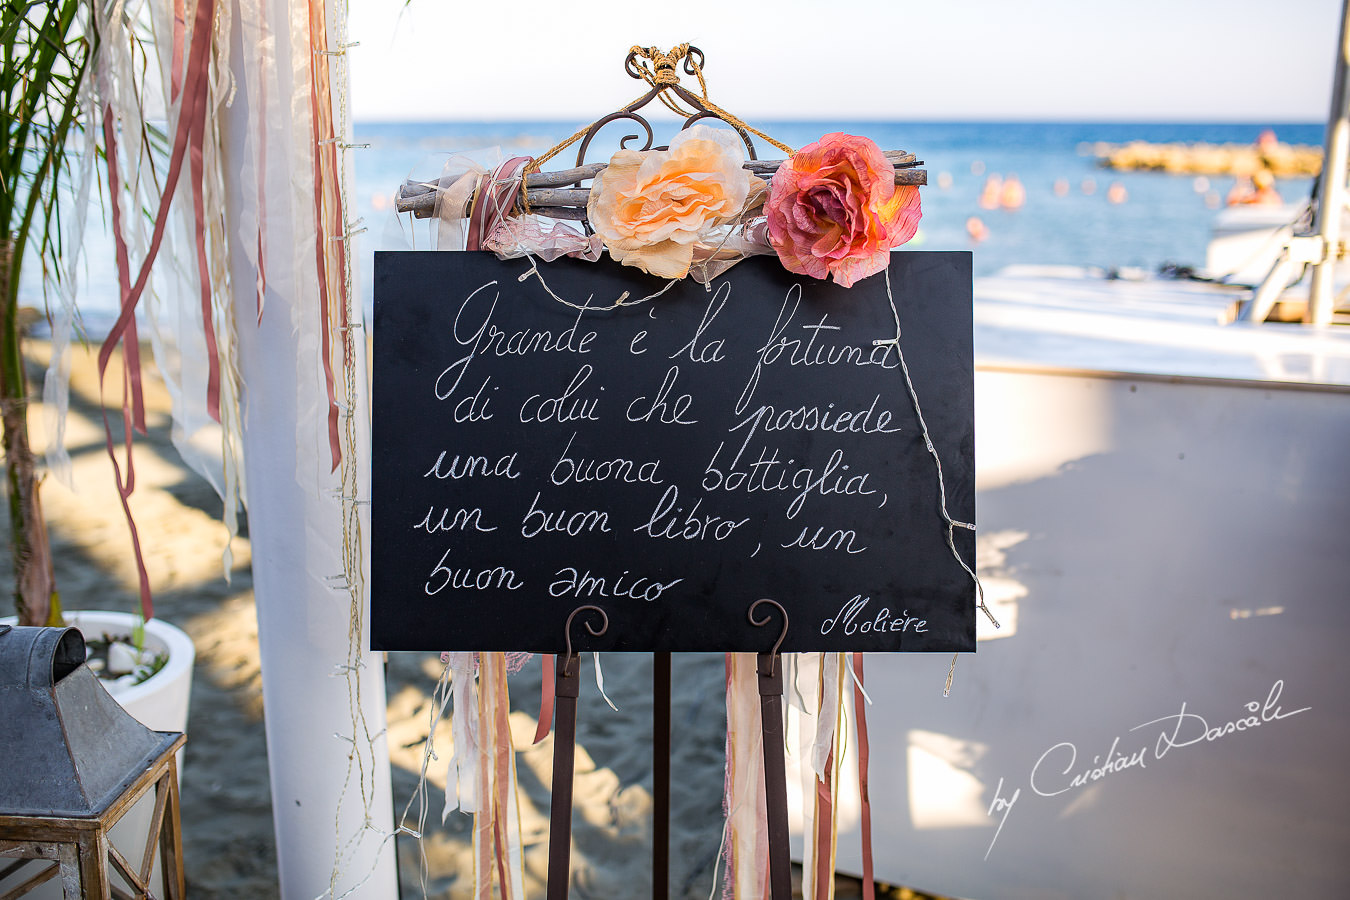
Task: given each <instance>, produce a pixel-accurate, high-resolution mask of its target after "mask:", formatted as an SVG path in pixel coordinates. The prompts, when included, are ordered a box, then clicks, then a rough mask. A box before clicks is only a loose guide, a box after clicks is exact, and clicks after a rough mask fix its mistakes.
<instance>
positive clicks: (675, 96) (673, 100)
mask: <svg viewBox="0 0 1350 900" xmlns="http://www.w3.org/2000/svg"><path fill="white" fill-rule="evenodd" d="M680 64H683V68H684V71H685V73H686V74H688V75H693V76H694V77H696V78H697V79H698V83H699V88H700V89H701V91H702V96H700V95H698V94H695V93H693V92H692V91H690V90H689V89H688V88H686V87H684V85H682V84H680V75H679V72H678V71H677V66H678V65H680ZM623 68H624V71H626V72H627V73H628V75H629V77H631V78H636V79H638V80H639V81H645V82H647V83H648V84H649V85H651V90H649V91H647V93H645V94H643V95H642V96H641V97H639V98H637V99H636V100H634V101H633V102H632V103H629V104H628V105H627V106H625V107H623V108H622V109H620V110H618V111H617V112H612V113H610V114H609V115H607V116H605V117H603V118H601V119H597V120H596V121H595V122H594V123H592V124H591V125H590V127H588V128H587V129H586V130H585V132H584V133H583V136H582V138H581V146H580V147H579V148H578V149H577V166H578V167H581V166H584V165H585V164H586V150H587V148H589V147H590V144H591V141H592V140H593V139H594V138H595V136H596V134H597V133H598V132H599V131H600V129H602V128H604V127H605V126H606V125H609V124H610V123H612V122H616V121H620V120H623V119H628V120H630V121H633V122H636V123H638V124H639V125H641V126H642V129H643V131H644V132H646V135H647V138H646V141H645V142H644V143H643V145H642V146H641V147H640V148H638V149H640V150H653V149H656V150H662V149H665V148H664V147H653V146H652V141H653V140H655V135H654V134H653V132H652V126H651V123H650V122H648V121H647V120H646V118H644V117H643V116H641V115H639V114H638V112H637V111H638V110H639V109H642V108H643V107H645V106H646V105H647V104H649V103H651V102H652V101H653V100H660V101H661V104H662V105H663V106H665V107H666V109H668V110H670V111H671V112H673V113H675V114H676V115H677V116H681V117H683V118H684V124H683V125H682V126H681V129H682V130H683V129H684V128H688V127H689V126H690V125H693V124H694V123H695V122H698V121H700V120H702V119H718V120H720V121H722V122H726V123H727V124H728V125H730V126H731V127H732V128H734V129H736V133H737V134H739V135H740V136H741V140H742V141H743V142H744V143H745V150H746V154H747V155H748V156H749V158H750V159H758V158H759V157H758V156H757V155H756V154H755V144H754V141H752V140H751V139H750V131H749V129H748V127H747V126H746V125H745V123H744V122H742V121H740V120H739V119H737V118H736V117H735V116H732V115H731V114H729V113H727V112H726V111H725V110H723V109H721V108H720V107H717V106H715V105H714V104H713V103H712V101H710V100H709V99H708V83H707V82H706V81H705V80H704V79H703V51H702V50H700V49H698V48H697V47H694V46H692V45H690V44H680V45H679V46H678V47H675V48H673V49H672V50H671V51H670V52H669V53H663V52H662V51H661V50H659V49H658V48H656V47H636V46H635V47H633V48H632V49H631V50H629V51H628V57H627V58H626V59H625V60H624V62H623ZM680 100H683V101H684V102H685V103H687V104H688V105H689V107H690V108H689V109H685V108H684V107H681V106H680V105H679V102H678V101H680ZM761 137H765V139H766V140H770V141H771V142H772V143H774V144H775V146H778V147H779V148H780V149H782V150H783V151H784V152H786V153H788V155H789V156H790V155H791V151H790V150H789V149H788V148H787V147H786V146H784V145H782V144H778V143H777V142H776V141H772V139H771V138H768V137H767V136H764V135H761ZM637 139H638V135H636V134H629V135H624V137H623V138H622V139H621V140H620V141H619V147H620V149H625V150H626V149H628V143H629V141H635V140H637ZM546 158H547V155H546V156H545V157H542V158H541V159H546Z"/></svg>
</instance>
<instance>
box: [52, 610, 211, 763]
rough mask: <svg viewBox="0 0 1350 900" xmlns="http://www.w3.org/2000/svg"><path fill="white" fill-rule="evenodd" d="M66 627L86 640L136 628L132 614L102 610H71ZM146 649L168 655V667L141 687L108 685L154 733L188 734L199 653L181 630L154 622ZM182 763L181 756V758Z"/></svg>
mask: <svg viewBox="0 0 1350 900" xmlns="http://www.w3.org/2000/svg"><path fill="white" fill-rule="evenodd" d="M65 616H66V624H67V625H71V626H73V627H75V628H78V629H80V632H81V633H82V634H83V635H84V638H85V640H86V641H90V640H94V639H95V638H100V637H102V636H103V633H104V632H107V633H108V634H110V635H129V634H131V629H132V628H133V627H134V626H135V625H136V616H133V615H132V614H131V613H122V612H106V611H102V610H75V611H67V612H66V614H65ZM145 647H146V649H147V650H149V651H150V652H152V653H166V652H167V653H168V654H169V661H168V662H167V663H166V664H165V666H164V668H163V669H161V670H159V671H158V672H156V673H155V674H154V675H153V676H151V677H150V678H148V679H146V680H145V681H143V682H141V683H140V684H135V685H131V686H129V687H121V686H118V685H115V684H109V683H107V682H105V683H104V687H106V688H107V689H108V693H110V694H112V696H113V699H115V700H116V701H117V702H118V703H120V704H121V705H122V708H123V709H125V710H126V711H127V712H129V713H131V714H132V715H133V716H134V717H135V718H136V720H137V721H139V722H140V723H141V724H142V725H144V726H145V727H146V728H150V729H152V730H154V731H184V732H185V731H187V717H188V697H189V695H190V694H191V692H192V664H193V662H194V661H195V659H196V657H197V651H196V649H195V648H194V647H193V646H192V639H191V638H189V637H188V636H187V635H186V634H185V633H184V632H183V631H182V630H181V629H179V628H177V627H176V626H173V625H170V624H169V623H168V622H163V621H161V620H159V619H151V620H150V621H149V622H146V623H145ZM180 761H181V757H180Z"/></svg>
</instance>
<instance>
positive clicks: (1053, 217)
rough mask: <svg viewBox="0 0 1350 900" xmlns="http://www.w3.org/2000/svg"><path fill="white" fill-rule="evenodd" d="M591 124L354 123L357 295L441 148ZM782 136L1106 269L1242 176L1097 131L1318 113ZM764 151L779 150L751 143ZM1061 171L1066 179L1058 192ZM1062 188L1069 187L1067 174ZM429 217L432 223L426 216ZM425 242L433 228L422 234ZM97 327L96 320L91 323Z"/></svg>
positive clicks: (1002, 233)
mask: <svg viewBox="0 0 1350 900" xmlns="http://www.w3.org/2000/svg"><path fill="white" fill-rule="evenodd" d="M584 124H585V123H578V122H490V123H484V122H413V123H389V122H380V123H376V122H357V123H356V125H355V128H354V131H355V143H357V144H369V147H366V148H364V149H359V150H356V151H353V153H354V155H353V164H354V165H353V168H354V173H355V174H354V185H353V193H354V197H353V199H354V201H355V214H356V217H359V218H360V220H361V225H362V226H363V227H365V228H366V231H364V232H363V233H362V234H360V235H359V236H358V238H357V244H356V250H357V262H358V266H357V270H358V275H359V277H358V279H357V290H358V291H359V294H360V301H361V304H362V306H363V307H364V308H365V309H366V310H367V311H368V310H369V309H370V306H371V300H370V290H371V287H370V286H371V280H372V269H373V260H372V254H373V252H374V251H375V250H381V249H398V248H401V247H405V246H408V245H409V242H410V240H411V238H410V236H409V231H410V227H409V224H408V223H409V218H408V216H407V215H406V214H405V215H404V216H402V217H398V216H396V215H395V213H394V212H393V202H392V198H393V195H394V192H395V191H396V190H397V188H398V185H399V184H400V183H401V182H402V181H403V180H404V179H406V178H410V177H412V178H418V179H434V178H436V177H438V176H439V175H440V173H441V170H442V167H443V165H444V161H445V159H446V158H447V157H448V156H451V155H454V154H461V153H463V154H469V155H471V156H473V157H475V158H477V159H479V160H480V161H483V162H487V161H489V160H491V159H492V158H493V156H494V154H495V153H500V155H501V156H503V157H509V156H520V155H538V154H541V153H543V152H544V151H546V150H547V149H548V148H549V147H551V146H553V145H554V144H555V143H557V142H558V141H561V140H564V139H566V138H567V137H568V136H570V135H571V134H572V133H573V132H574V131H576V130H577V128H579V127H580V126H582V125H584ZM653 124H654V126H655V128H656V142H657V143H658V144H660V143H665V142H666V141H668V140H669V139H670V136H671V135H672V134H673V133H674V129H675V128H676V127H677V125H676V123H673V122H669V121H662V122H654V123H653ZM754 124H755V126H756V127H757V128H759V129H760V130H761V131H764V132H766V133H768V134H770V135H772V136H773V137H775V138H776V139H778V140H779V141H781V142H783V143H785V144H787V145H789V146H792V147H800V146H802V145H804V144H807V143H810V142H811V141H814V140H816V139H817V138H819V137H820V136H821V135H823V134H826V133H829V132H833V131H844V132H848V133H851V134H859V135H865V136H867V137H870V138H871V139H873V140H874V141H876V142H877V144H879V145H880V146H881V147H882V149H884V150H907V151H910V152H912V153H915V154H916V155H917V156H918V158H919V159H920V160H922V161H923V164H924V168H926V169H927V170H928V182H929V183H928V186H927V187H925V188H923V189H922V194H921V196H922V203H923V220H922V222H921V224H920V228H919V233H918V234H917V235H916V237H915V238H914V240H913V241H911V242H910V244H909V245H907V246H911V247H913V248H915V249H926V250H953V249H955V250H965V249H969V250H972V251H973V260H974V271H975V275H976V277H979V276H981V275H989V274H993V273H994V272H996V271H998V270H999V269H1001V268H1003V267H1005V266H1008V265H1012V264H1015V263H1032V264H1068V265H1083V266H1094V267H1100V268H1103V269H1112V268H1116V269H1119V268H1123V267H1137V268H1142V269H1146V270H1150V271H1153V270H1157V269H1158V268H1159V267H1160V266H1162V265H1164V264H1166V263H1175V264H1180V265H1189V266H1196V267H1199V266H1201V265H1203V263H1204V258H1205V245H1206V243H1207V241H1208V239H1209V230H1210V222H1211V220H1212V219H1213V217H1214V214H1215V212H1216V209H1215V208H1214V205H1215V203H1216V202H1221V198H1223V197H1226V195H1227V193H1228V191H1229V189H1230V188H1231V187H1232V186H1233V183H1234V179H1233V178H1232V177H1230V176H1209V177H1208V179H1207V182H1208V184H1207V185H1206V184H1205V183H1204V182H1200V183H1199V184H1197V180H1196V178H1195V177H1193V176H1189V175H1168V174H1164V173H1161V172H1115V171H1111V170H1108V169H1104V168H1102V167H1101V166H1100V164H1099V163H1098V161H1097V159H1096V158H1095V156H1094V155H1093V153H1092V148H1093V146H1094V145H1095V144H1097V143H1099V142H1100V143H1109V144H1123V143H1128V142H1130V141H1136V140H1139V141H1149V142H1154V143H1171V142H1184V143H1196V142H1206V143H1212V144H1224V143H1237V144H1250V143H1253V142H1254V141H1255V140H1256V138H1257V136H1258V135H1259V134H1260V133H1261V131H1262V130H1263V129H1265V128H1272V129H1273V130H1274V131H1275V133H1276V135H1277V136H1278V137H1279V139H1280V140H1281V141H1282V142H1285V143H1290V144H1320V143H1321V142H1322V139H1323V126H1322V125H1321V124H1317V123H1296V124H1291V123H1267V122H1258V123H1227V124H1222V123H1220V124H1214V123H1211V124H1188V123H1119V122H1113V123H1091V122H1058V123H1033V122H848V121H834V122H825V121H821V122H755V123H754ZM636 130H640V129H639V128H637V127H636V126H634V125H633V123H631V122H618V123H614V124H612V125H610V126H608V127H607V128H606V129H605V130H604V131H602V132H601V133H600V134H599V135H598V136H597V138H596V140H595V141H594V142H593V143H592V145H591V147H590V149H589V150H588V152H587V158H586V161H587V162H595V161H602V160H604V159H606V158H607V157H608V156H609V155H610V154H611V153H612V152H613V151H614V150H615V149H617V148H618V144H619V141H620V140H621V139H622V138H623V136H624V135H625V134H627V133H630V132H632V131H636ZM756 152H757V153H758V155H759V156H760V157H761V158H764V159H773V158H781V156H782V152H781V151H779V150H777V149H776V148H774V147H773V146H771V145H768V144H765V143H764V142H762V141H757V142H756ZM575 160H576V147H575V145H574V146H573V147H572V148H569V149H568V150H566V151H564V152H563V153H562V154H560V155H559V156H558V157H556V158H555V159H554V160H552V161H550V163H549V165H548V166H547V168H566V167H568V166H571V165H574V164H575ZM993 174H997V175H1000V176H1002V177H1007V176H1009V175H1016V176H1017V178H1018V179H1019V180H1020V181H1021V182H1022V185H1023V186H1024V188H1025V192H1026V198H1025V202H1024V203H1023V204H1022V206H1021V207H1020V208H1018V209H1014V210H1007V209H993V210H986V209H983V208H981V207H980V205H979V196H980V192H981V190H982V188H983V187H984V184H985V180H986V179H987V178H988V177H989V176H990V175H993ZM1057 181H1063V182H1064V183H1065V184H1066V185H1067V188H1068V189H1067V192H1063V193H1062V195H1061V194H1060V193H1057V192H1056V190H1055V185H1056V182H1057ZM1113 183H1118V184H1119V185H1120V186H1121V187H1122V188H1123V189H1124V196H1125V199H1124V200H1123V202H1114V203H1113V202H1111V200H1110V199H1109V197H1108V193H1109V189H1110V187H1111V185H1112V184H1113ZM1277 187H1278V190H1279V192H1280V193H1281V195H1282V196H1283V198H1284V199H1285V201H1287V202H1296V201H1301V200H1303V199H1306V198H1307V197H1308V196H1309V194H1310V192H1311V190H1312V181H1311V180H1310V179H1282V180H1280V181H1279V182H1278V185H1277ZM1061 190H1062V187H1061ZM971 217H978V218H979V219H980V221H981V223H982V224H983V226H984V228H985V229H986V231H987V234H986V236H985V237H984V239H983V240H980V241H978V242H976V241H974V240H972V238H971V237H970V235H969V233H968V229H967V222H968V220H969V219H970V218H971ZM94 219H95V221H94V222H93V223H92V224H91V230H92V231H93V232H94V234H93V235H92V236H91V238H90V239H89V241H88V244H87V250H86V252H87V254H88V257H89V262H88V266H87V269H86V274H85V276H84V277H83V278H82V279H81V291H80V299H79V304H80V307H81V309H82V310H84V311H85V312H86V314H88V315H89V316H90V319H91V325H92V324H93V322H94V321H97V320H98V319H100V318H102V316H101V315H99V314H100V313H107V312H111V311H112V310H114V309H115V308H116V302H117V301H116V298H117V291H116V276H115V271H114V269H113V267H112V243H111V241H110V240H109V239H108V238H107V236H106V234H103V233H101V232H100V231H99V227H100V224H101V223H100V222H98V221H97V219H98V216H97V215H95V216H94ZM423 228H425V224H424V225H423ZM417 239H418V240H419V241H420V243H419V244H418V245H419V246H424V245H425V241H424V240H422V238H421V235H420V234H419V235H418V236H417ZM27 268H28V271H29V277H28V278H26V279H25V282H24V290H23V291H22V296H21V302H23V303H25V304H28V305H34V306H38V307H41V305H42V293H41V289H40V286H39V285H38V283H37V280H36V279H35V278H34V277H33V275H34V273H35V272H36V270H37V267H36V266H29V267H27ZM94 328H95V330H96V326H94Z"/></svg>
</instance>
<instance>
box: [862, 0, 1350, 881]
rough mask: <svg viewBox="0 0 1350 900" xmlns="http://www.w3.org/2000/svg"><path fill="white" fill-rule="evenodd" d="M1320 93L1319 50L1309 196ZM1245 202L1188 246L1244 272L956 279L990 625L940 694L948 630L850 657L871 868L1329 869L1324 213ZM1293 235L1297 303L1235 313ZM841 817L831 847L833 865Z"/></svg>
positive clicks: (1333, 835) (1336, 136) (1330, 465)
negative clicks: (1311, 215) (899, 650)
mask: <svg viewBox="0 0 1350 900" xmlns="http://www.w3.org/2000/svg"><path fill="white" fill-rule="evenodd" d="M1347 6H1350V4H1348V5H1347ZM1341 34H1342V40H1341V46H1344V45H1345V44H1346V36H1347V32H1346V25H1345V21H1344V19H1343V22H1342V32H1341ZM1346 93H1347V92H1346V78H1345V61H1344V58H1343V57H1342V58H1341V59H1340V62H1339V65H1338V69H1337V78H1336V90H1335V92H1334V96H1335V100H1334V101H1333V116H1332V122H1331V126H1330V127H1329V128H1328V135H1329V140H1328V148H1327V149H1328V152H1327V155H1326V159H1327V161H1328V162H1327V165H1328V168H1327V171H1331V172H1339V173H1340V174H1341V176H1342V177H1341V178H1339V179H1330V180H1329V181H1330V182H1333V183H1331V184H1323V185H1322V193H1321V195H1320V207H1321V209H1324V210H1336V211H1338V212H1339V211H1340V210H1341V209H1343V208H1344V205H1345V200H1344V197H1345V193H1344V189H1345V183H1344V181H1345V179H1344V174H1345V171H1346V166H1345V163H1346V156H1347V144H1348V143H1350V117H1348V116H1347V108H1348V106H1347V97H1346ZM1334 182H1339V183H1334ZM1252 215H1253V214H1252V213H1243V214H1234V215H1231V216H1228V217H1226V218H1224V219H1221V220H1220V222H1219V228H1218V233H1217V234H1216V237H1217V238H1218V240H1216V244H1218V245H1219V246H1218V247H1217V248H1216V253H1214V254H1211V257H1212V258H1211V260H1210V267H1211V269H1223V268H1233V266H1231V265H1229V264H1228V261H1229V260H1237V261H1239V262H1249V261H1250V260H1251V258H1252V257H1254V256H1259V255H1261V254H1264V259H1263V260H1258V261H1256V262H1255V263H1251V264H1249V265H1248V266H1247V267H1246V268H1247V270H1248V271H1247V272H1246V273H1244V274H1243V275H1242V276H1241V277H1238V278H1235V279H1234V280H1239V281H1241V280H1247V281H1249V282H1264V286H1263V288H1261V289H1258V290H1235V289H1233V288H1229V287H1223V286H1220V285H1217V284H1213V283H1200V282H1194V281H1163V280H1159V279H1152V278H1143V279H1129V278H1114V279H1108V278H1106V277H1103V276H1102V275H1101V273H1091V272H1088V271H1086V270H1081V269H1065V268H1030V267H1019V268H1016V269H1012V270H1006V271H1005V272H1002V273H1000V274H999V275H998V276H995V277H992V278H986V279H980V280H978V281H977V282H976V285H975V350H976V372H975V421H976V462H977V495H976V503H977V523H978V526H979V533H980V537H979V551H978V569H979V572H980V576H981V578H982V580H983V583H984V587H985V591H986V596H987V598H988V599H989V600H990V605H991V607H992V609H993V612H994V614H995V615H996V616H997V617H998V618H999V619H1000V620H1001V622H1002V624H1003V628H1002V629H999V630H995V629H993V628H991V627H988V623H986V622H984V621H981V622H980V626H981V627H980V632H979V637H980V643H979V651H978V653H977V654H976V655H974V656H973V657H969V658H965V659H962V660H961V661H960V663H959V665H958V667H957V669H956V675H955V682H954V686H953V689H952V692H951V696H949V697H947V698H945V699H944V697H943V695H942V686H943V682H944V680H945V678H946V675H947V666H948V664H949V662H950V658H949V657H946V656H941V657H940V658H938V657H936V656H935V657H917V656H913V655H900V654H897V655H890V656H880V655H878V656H869V657H868V659H867V663H866V666H867V681H868V684H869V686H871V685H884V688H882V689H877V690H873V691H872V696H873V698H874V700H875V705H874V706H873V707H872V708H871V709H869V711H868V718H869V725H870V726H871V747H872V754H871V758H872V760H873V763H872V771H871V775H870V792H869V793H870V797H871V806H872V816H873V827H874V846H875V848H876V868H875V875H876V878H877V879H878V880H880V881H883V882H889V883H895V884H904V885H908V886H911V887H915V888H921V889H924V890H929V891H934V892H937V893H940V894H943V895H950V896H958V897H968V898H1000V900H1003V898H1011V900H1017V898H1028V900H1030V898H1036V900H1045V898H1058V897H1062V898H1085V897H1103V898H1107V897H1109V898H1118V900H1123V898H1152V897H1167V898H1171V900H1175V898H1213V897H1265V896H1272V897H1274V896H1278V897H1287V896H1294V897H1350V862H1348V861H1347V852H1346V851H1347V848H1350V779H1347V778H1346V777H1345V755H1346V751H1347V748H1350V703H1347V702H1346V699H1345V691H1346V688H1347V686H1350V652H1347V650H1346V646H1345V644H1346V638H1347V635H1350V552H1348V551H1347V547H1346V543H1345V541H1346V536H1347V532H1348V531H1350V465H1347V462H1346V449H1347V447H1350V328H1346V327H1345V326H1344V325H1340V324H1331V323H1332V322H1334V321H1336V317H1335V315H1333V306H1334V303H1333V300H1334V297H1335V296H1336V295H1337V293H1338V292H1339V288H1338V286H1337V285H1336V280H1335V278H1334V277H1333V275H1334V269H1333V266H1332V265H1331V263H1332V262H1334V260H1335V257H1336V255H1337V251H1338V250H1339V249H1340V248H1341V247H1342V246H1343V245H1342V243H1341V240H1340V227H1339V226H1340V219H1341V216H1340V215H1335V216H1327V217H1325V218H1326V219H1327V220H1329V221H1323V222H1320V223H1318V231H1317V233H1316V234H1314V235H1310V236H1308V237H1306V238H1305V237H1301V236H1296V235H1293V234H1292V232H1291V231H1286V232H1284V233H1282V234H1277V233H1276V230H1277V229H1278V228H1279V227H1280V226H1281V225H1282V224H1283V223H1284V222H1286V221H1288V218H1287V217H1286V218H1281V216H1282V215H1283V213H1281V212H1280V211H1275V213H1274V215H1275V218H1274V219H1272V221H1270V222H1267V223H1254V222H1253V221H1252V220H1251V217H1252ZM1258 215H1259V213H1258ZM1256 227H1260V228H1264V229H1266V231H1265V233H1258V232H1257V231H1255V230H1253V229H1254V228H1256ZM1271 235H1274V236H1273V237H1272V236H1271ZM1258 251H1259V252H1258ZM1341 252H1343V251H1341ZM1310 260H1311V261H1312V262H1319V261H1322V260H1326V264H1325V265H1321V266H1318V267H1316V269H1315V271H1314V273H1313V277H1312V278H1311V279H1310V283H1311V284H1312V285H1313V286H1314V287H1313V288H1312V290H1311V292H1309V291H1308V290H1307V289H1306V288H1305V289H1304V290H1303V293H1302V294H1297V293H1295V294H1293V295H1289V296H1287V297H1286V301H1288V307H1289V308H1292V309H1293V310H1295V311H1297V312H1299V313H1303V312H1304V311H1305V310H1306V311H1308V315H1309V317H1310V318H1311V319H1312V320H1313V321H1314V322H1316V323H1318V324H1310V325H1304V324H1289V323H1280V322H1273V321H1271V322H1268V321H1264V320H1265V318H1266V315H1267V313H1268V312H1272V311H1273V312H1276V313H1279V312H1280V311H1281V310H1280V309H1279V307H1278V305H1277V304H1276V303H1275V301H1276V299H1277V297H1278V296H1279V293H1280V290H1281V289H1283V288H1284V286H1285V282H1287V281H1288V280H1290V277H1291V276H1292V275H1293V274H1296V273H1297V272H1298V270H1299V269H1300V268H1301V267H1302V266H1303V265H1304V264H1305V263H1307V262H1309V261H1310ZM1253 266H1255V274H1252V272H1253ZM1267 271H1268V272H1270V275H1269V277H1265V278H1263V277H1262V275H1263V273H1265V272H1267ZM1341 274H1342V275H1343V273H1341ZM1340 280H1341V281H1342V282H1344V280H1345V279H1344V278H1342V279H1340ZM1309 293H1311V294H1312V296H1311V297H1309ZM1254 307H1255V314H1253V308H1254ZM1284 311H1285V312H1288V311H1289V310H1288V309H1286V310H1284ZM845 819H846V821H845V822H844V824H845V825H848V824H849V823H848V821H847V815H846V816H845ZM850 828H851V831H848V832H847V833H844V834H841V837H840V841H839V856H838V862H839V868H840V870H842V871H849V872H854V873H859V872H861V871H862V859H861V853H860V849H859V843H858V840H857V830H856V829H857V825H856V816H855V817H853V824H852V825H851V826H850Z"/></svg>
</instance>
